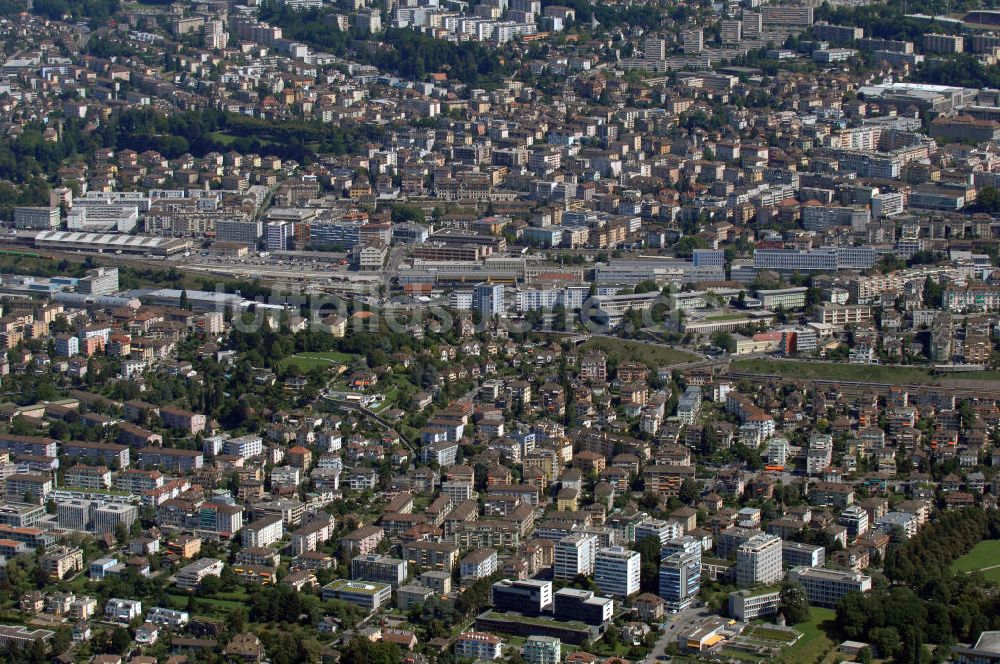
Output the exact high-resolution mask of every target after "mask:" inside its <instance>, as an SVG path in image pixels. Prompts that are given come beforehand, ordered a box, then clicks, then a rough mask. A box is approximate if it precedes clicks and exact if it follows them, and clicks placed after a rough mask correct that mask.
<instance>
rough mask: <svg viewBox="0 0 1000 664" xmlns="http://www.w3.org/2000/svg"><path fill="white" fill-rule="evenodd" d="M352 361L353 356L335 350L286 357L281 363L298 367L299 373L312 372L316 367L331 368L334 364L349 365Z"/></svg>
mask: <svg viewBox="0 0 1000 664" xmlns="http://www.w3.org/2000/svg"><path fill="white" fill-rule="evenodd" d="M352 359H354V356H353V355H349V354H347V353H338V352H337V351H335V350H331V351H326V352H322V353H296V354H295V355H292V356H290V357H286V358H285V359H283V360H282V361H281V364H282V365H283V366H289V365H292V366H295V367H298V369H299V371H307V372H308V371H312V370H313V369H315V368H316V367H329V366H332V365H334V364H347V363H348V362H350V361H351V360H352Z"/></svg>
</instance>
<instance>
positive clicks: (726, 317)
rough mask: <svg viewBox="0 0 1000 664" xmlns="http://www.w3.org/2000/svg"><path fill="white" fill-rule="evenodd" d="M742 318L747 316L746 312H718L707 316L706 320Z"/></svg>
mask: <svg viewBox="0 0 1000 664" xmlns="http://www.w3.org/2000/svg"><path fill="white" fill-rule="evenodd" d="M741 318H746V315H744V314H716V315H714V316H705V318H704V320H714V321H722V320H740V319H741Z"/></svg>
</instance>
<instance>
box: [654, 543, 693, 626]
mask: <svg viewBox="0 0 1000 664" xmlns="http://www.w3.org/2000/svg"><path fill="white" fill-rule="evenodd" d="M699 590H701V557H700V556H696V555H695V554H693V553H685V552H683V551H677V552H675V553H672V554H670V555H668V556H667V557H665V558H664V559H663V560H662V561H660V599H662V600H663V601H664V602H665V603H666V605H667V610H668V611H671V612H677V611H680V610H682V609H686V608H687V607H688V606H690V605H691V602H692V601H693V600H694V598H695V597H696V596H697V595H698V591H699Z"/></svg>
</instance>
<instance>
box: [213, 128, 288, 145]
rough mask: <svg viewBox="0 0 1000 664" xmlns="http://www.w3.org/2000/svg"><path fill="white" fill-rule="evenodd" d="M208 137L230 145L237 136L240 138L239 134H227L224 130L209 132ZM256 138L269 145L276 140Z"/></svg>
mask: <svg viewBox="0 0 1000 664" xmlns="http://www.w3.org/2000/svg"><path fill="white" fill-rule="evenodd" d="M208 137H209V138H211V139H212V140H214V141H218V142H219V143H222V144H223V145H230V144H232V143H234V142H235V141H236V139H237V138H239V137H238V136H233V135H232V134H227V133H226V132H224V131H213V132H210V133H209V134H208ZM255 138H257V140H258V141H260V142H261V144H263V145H267V144H269V143H274V141H272V140H271V139H269V138H258V137H255Z"/></svg>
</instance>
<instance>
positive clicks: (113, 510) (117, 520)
mask: <svg viewBox="0 0 1000 664" xmlns="http://www.w3.org/2000/svg"><path fill="white" fill-rule="evenodd" d="M138 518H139V510H138V508H136V506H135V505H124V504H122V503H108V504H106V505H101V506H100V507H98V508H97V509H95V510H94V532H95V533H98V534H101V535H103V534H105V533H114V532H115V531H116V530H117V528H118V526H119V524H121V525H124V526H125V527H126V528H131V527H132V523H133V522H135V520H136V519H138Z"/></svg>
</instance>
